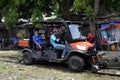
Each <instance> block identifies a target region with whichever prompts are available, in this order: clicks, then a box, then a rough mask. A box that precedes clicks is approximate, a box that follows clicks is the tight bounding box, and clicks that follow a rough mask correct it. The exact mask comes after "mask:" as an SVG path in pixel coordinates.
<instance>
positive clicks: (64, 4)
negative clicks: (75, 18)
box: [57, 0, 74, 20]
mask: <svg viewBox="0 0 120 80" xmlns="http://www.w3.org/2000/svg"><path fill="white" fill-rule="evenodd" d="M57 1H58V4H59V8H60V11H61V12H60V13H62V15H61V17H62V18H63V19H64V20H70V19H71V14H70V8H71V6H72V5H73V2H74V0H57Z"/></svg>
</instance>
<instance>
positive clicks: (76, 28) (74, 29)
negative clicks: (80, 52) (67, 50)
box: [68, 24, 86, 42]
mask: <svg viewBox="0 0 120 80" xmlns="http://www.w3.org/2000/svg"><path fill="white" fill-rule="evenodd" d="M81 27H82V25H79V24H69V25H68V28H69V32H70V35H71V39H72V42H76V41H81V40H85V39H83V37H85V38H86V36H85V35H84V34H83V32H82V29H81ZM76 34H77V35H76Z"/></svg>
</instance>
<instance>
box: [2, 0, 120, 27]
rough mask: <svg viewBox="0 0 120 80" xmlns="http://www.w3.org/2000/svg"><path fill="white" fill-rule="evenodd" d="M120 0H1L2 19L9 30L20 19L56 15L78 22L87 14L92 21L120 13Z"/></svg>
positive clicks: (38, 18) (34, 19)
mask: <svg viewBox="0 0 120 80" xmlns="http://www.w3.org/2000/svg"><path fill="white" fill-rule="evenodd" d="M119 5H120V0H109V1H108V0H0V19H2V18H4V20H5V23H6V25H7V28H10V27H12V26H14V25H15V24H16V23H17V22H18V20H19V19H20V18H23V19H27V20H32V21H36V20H42V19H43V16H42V15H43V14H44V15H45V16H51V15H53V14H54V15H56V16H57V17H60V18H63V19H65V20H78V19H80V18H81V14H82V13H85V14H87V16H89V17H90V19H92V18H95V17H96V16H97V15H100V14H106V13H113V12H114V13H119V12H120V7H119Z"/></svg>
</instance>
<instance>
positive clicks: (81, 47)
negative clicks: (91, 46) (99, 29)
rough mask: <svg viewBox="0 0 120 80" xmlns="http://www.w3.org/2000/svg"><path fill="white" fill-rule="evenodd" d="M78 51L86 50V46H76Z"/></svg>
mask: <svg viewBox="0 0 120 80" xmlns="http://www.w3.org/2000/svg"><path fill="white" fill-rule="evenodd" d="M76 47H77V49H80V50H86V46H81V45H76Z"/></svg>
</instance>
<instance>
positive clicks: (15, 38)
mask: <svg viewBox="0 0 120 80" xmlns="http://www.w3.org/2000/svg"><path fill="white" fill-rule="evenodd" d="M11 40H12V44H13V49H17V47H18V39H17V37H16V36H14V37H12V38H11Z"/></svg>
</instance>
